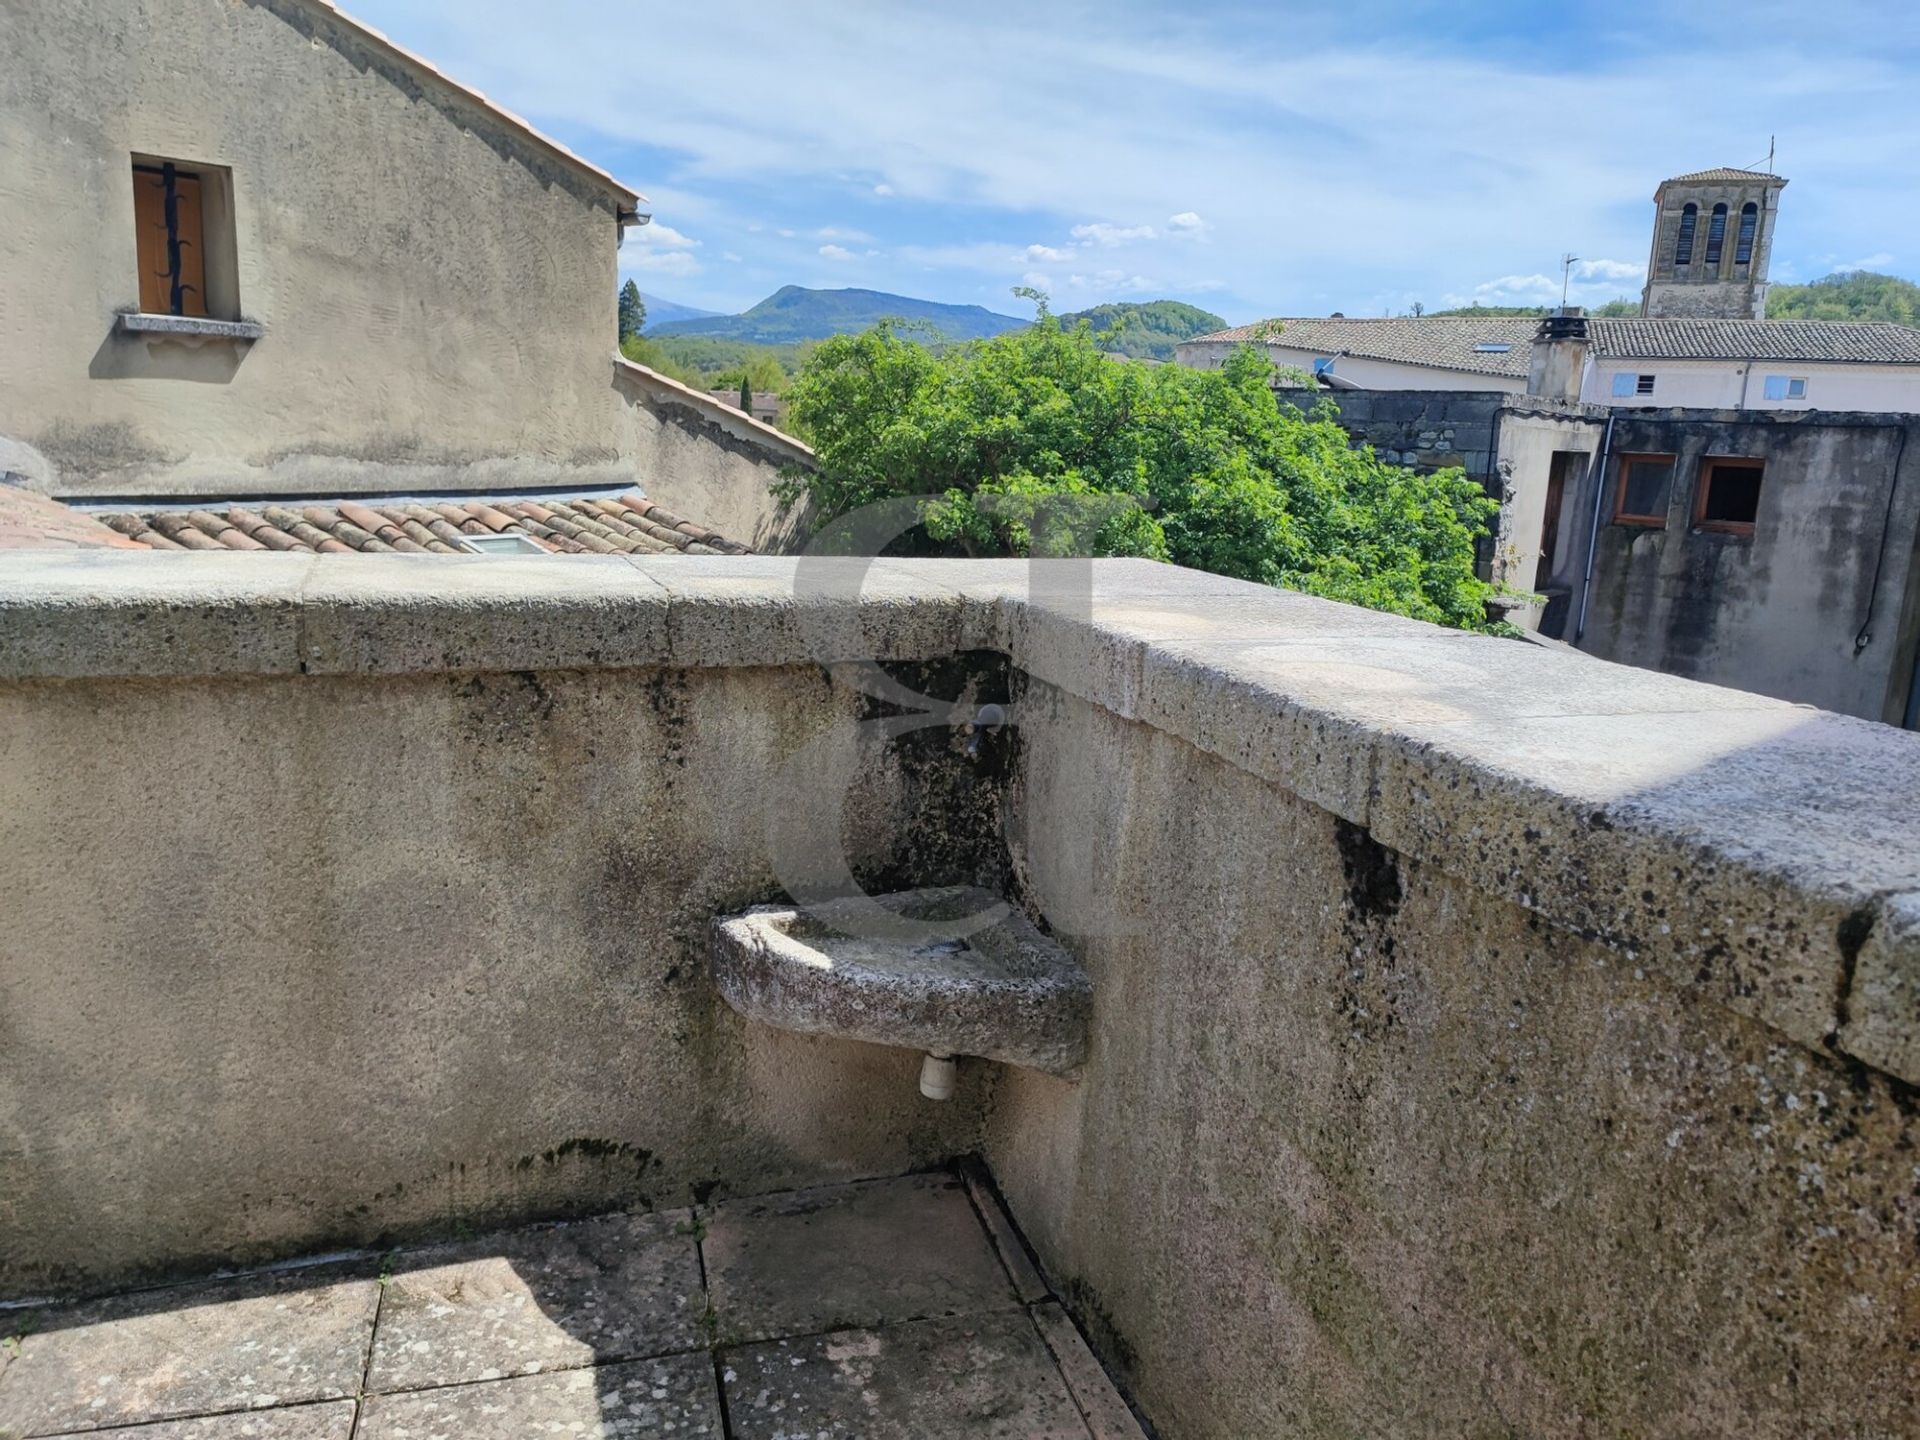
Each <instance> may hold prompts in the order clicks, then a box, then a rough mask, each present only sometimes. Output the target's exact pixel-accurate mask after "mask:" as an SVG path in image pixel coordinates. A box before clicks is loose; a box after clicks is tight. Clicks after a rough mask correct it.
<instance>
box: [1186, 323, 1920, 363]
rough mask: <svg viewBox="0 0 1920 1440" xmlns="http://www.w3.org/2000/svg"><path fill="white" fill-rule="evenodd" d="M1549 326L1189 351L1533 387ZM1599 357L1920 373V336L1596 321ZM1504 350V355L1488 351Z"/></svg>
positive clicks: (1349, 328) (1309, 331)
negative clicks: (1344, 360)
mask: <svg viewBox="0 0 1920 1440" xmlns="http://www.w3.org/2000/svg"><path fill="white" fill-rule="evenodd" d="M1539 327H1540V320H1539V318H1538V317H1536V316H1526V315H1513V316H1503V315H1489V316H1485V317H1483V318H1479V319H1475V318H1473V317H1471V316H1464V315H1418V316H1415V315H1403V316H1400V317H1397V318H1395V319H1390V320H1344V319H1342V320H1335V319H1319V318H1311V317H1310V318H1304V319H1292V320H1285V319H1283V320H1265V321H1260V322H1258V323H1256V324H1253V325H1237V326H1235V327H1234V328H1233V329H1231V330H1220V331H1216V332H1215V333H1214V334H1211V335H1201V336H1197V337H1195V339H1194V340H1191V341H1187V342H1184V343H1187V344H1220V343H1227V344H1245V345H1259V344H1261V343H1263V342H1264V343H1267V344H1271V345H1278V346H1281V347H1282V348H1287V349H1293V350H1300V351H1305V352H1308V353H1311V354H1315V355H1342V354H1345V355H1361V356H1365V357H1367V358H1369V359H1374V360H1394V361H1398V362H1399V363H1401V364H1403V365H1424V366H1428V367H1430V368H1433V369H1438V370H1465V371H1472V372H1474V373H1477V374H1482V375H1505V376H1511V377H1514V378H1517V379H1525V378H1526V374H1527V366H1528V363H1529V361H1530V360H1531V358H1532V355H1533V336H1534V332H1535V331H1536V330H1537V329H1539ZM1587 336H1588V338H1589V340H1590V341H1591V343H1592V346H1593V350H1594V353H1595V354H1598V355H1610V356H1615V357H1621V358H1631V359H1642V360H1780V361H1801V360H1804V361H1816V360H1832V361H1842V362H1849V363H1853V364H1862V365H1920V330H1917V329H1914V328H1912V327H1910V326H1906V325H1895V324H1892V323H1891V322H1888V321H1881V320H1873V321H1851V320H1709V319H1697V318H1692V317H1688V318H1681V319H1667V320H1641V319H1631V318H1629V319H1614V318H1611V317H1599V316H1596V317H1594V318H1591V319H1589V320H1588V321H1587ZM1500 345H1504V346H1506V347H1507V348H1506V349H1505V350H1496V349H1491V348H1489V349H1481V348H1476V347H1482V346H1485V347H1493V346H1500Z"/></svg>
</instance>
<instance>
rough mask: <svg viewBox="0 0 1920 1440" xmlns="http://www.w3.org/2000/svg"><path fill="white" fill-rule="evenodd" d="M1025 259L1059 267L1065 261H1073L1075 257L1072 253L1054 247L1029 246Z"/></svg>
mask: <svg viewBox="0 0 1920 1440" xmlns="http://www.w3.org/2000/svg"><path fill="white" fill-rule="evenodd" d="M1025 258H1026V259H1028V260H1040V261H1044V262H1046V263H1047V264H1050V265H1058V264H1061V263H1062V262H1063V261H1067V260H1071V259H1072V258H1073V256H1072V254H1071V253H1070V252H1068V251H1066V250H1061V249H1058V248H1056V247H1055V246H1052V245H1029V246H1028V247H1027V248H1026V252H1025Z"/></svg>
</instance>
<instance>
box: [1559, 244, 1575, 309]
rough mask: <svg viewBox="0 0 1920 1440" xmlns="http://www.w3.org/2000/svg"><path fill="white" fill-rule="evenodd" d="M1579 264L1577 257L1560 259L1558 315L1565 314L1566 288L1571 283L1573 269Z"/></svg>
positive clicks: (1565, 256)
mask: <svg viewBox="0 0 1920 1440" xmlns="http://www.w3.org/2000/svg"><path fill="white" fill-rule="evenodd" d="M1579 263H1580V257H1579V256H1578V255H1562V256H1561V257H1560V313H1561V314H1562V315H1564V314H1566V313H1567V287H1568V286H1569V285H1571V284H1572V283H1573V267H1574V266H1575V265H1577V264H1579Z"/></svg>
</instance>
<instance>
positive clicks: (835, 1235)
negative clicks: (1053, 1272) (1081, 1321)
mask: <svg viewBox="0 0 1920 1440" xmlns="http://www.w3.org/2000/svg"><path fill="white" fill-rule="evenodd" d="M706 1261H707V1285H708V1289H709V1291H710V1293H711V1295H712V1298H713V1303H714V1307H715V1309H716V1311H717V1312H718V1319H719V1327H720V1336H721V1338H722V1339H723V1340H726V1341H731V1342H742V1341H748V1340H767V1339H774V1338H777V1337H779V1336H784V1335H806V1334H812V1333H815V1332H818V1331H822V1330H835V1329H847V1328H852V1327H856V1326H869V1327H870V1326H874V1325H887V1324H894V1323H897V1322H900V1321H906V1320H921V1319H929V1318H933V1317H937V1316H948V1315H968V1314H976V1313H980V1312H985V1311H991V1310H996V1309H1006V1308H1009V1307H1012V1306H1017V1305H1018V1304H1019V1303H1020V1302H1019V1297H1018V1296H1017V1295H1016V1294H1015V1293H1014V1290H1013V1285H1012V1282H1011V1281H1010V1280H1009V1279H1008V1277H1007V1272H1006V1271H1005V1270H1004V1269H1003V1268H1002V1267H1001V1265H1000V1262H999V1260H998V1259H997V1258H996V1257H995V1255H994V1252H993V1247H992V1246H991V1245H990V1244H989V1243H988V1241H987V1235H986V1231H985V1230H984V1229H982V1227H981V1224H980V1220H979V1217H978V1216H976V1215H975V1214H974V1211H973V1206H972V1204H971V1202H969V1201H968V1199H967V1192H966V1187H965V1186H964V1185H962V1184H961V1183H960V1181H958V1180H957V1179H955V1178H954V1177H953V1176H951V1175H909V1176H905V1177H903V1178H901V1179H897V1180H873V1181H866V1182H862V1183H859V1184H853V1185H833V1186H827V1187H824V1188H822V1189H818V1190H797V1191H793V1192H790V1193H788V1194H785V1195H771V1196H762V1197H759V1198H757V1199H746V1200H733V1201H729V1202H727V1203H726V1204H724V1205H721V1206H719V1207H718V1208H716V1209H715V1210H714V1212H713V1215H712V1217H711V1218H710V1219H709V1221H708V1223H707V1238H706Z"/></svg>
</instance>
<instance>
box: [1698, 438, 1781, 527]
mask: <svg viewBox="0 0 1920 1440" xmlns="http://www.w3.org/2000/svg"><path fill="white" fill-rule="evenodd" d="M1766 468H1767V467H1766V462H1765V461H1764V460H1755V459H1753V458H1751V457H1749V456H1738V455H1716V456H1710V457H1709V458H1708V459H1706V460H1704V461H1702V462H1701V464H1700V485H1699V487H1698V491H1697V493H1696V494H1695V496H1694V501H1693V527H1694V529H1696V530H1718V531H1721V532H1723V533H1725V534H1729V535H1751V534H1752V533H1753V523H1754V520H1755V519H1756V518H1757V517H1758V516H1759V514H1760V481H1761V479H1762V478H1763V477H1764V476H1765V474H1766Z"/></svg>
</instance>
